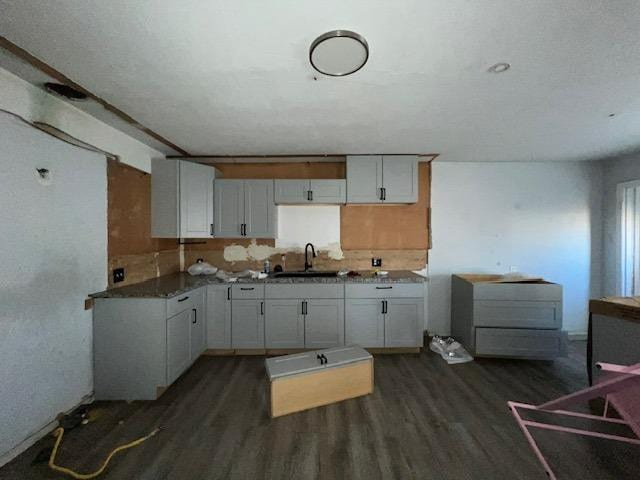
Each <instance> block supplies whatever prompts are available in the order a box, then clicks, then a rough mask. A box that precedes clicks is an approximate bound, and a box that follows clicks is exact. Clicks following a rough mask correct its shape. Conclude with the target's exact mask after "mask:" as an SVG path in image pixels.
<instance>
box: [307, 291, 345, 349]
mask: <svg viewBox="0 0 640 480" xmlns="http://www.w3.org/2000/svg"><path fill="white" fill-rule="evenodd" d="M304 311H305V316H304V346H305V347H306V348H329V347H336V346H340V345H344V300H342V299H310V300H306V305H305V309H304Z"/></svg>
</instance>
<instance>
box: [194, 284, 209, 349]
mask: <svg viewBox="0 0 640 480" xmlns="http://www.w3.org/2000/svg"><path fill="white" fill-rule="evenodd" d="M206 320H207V319H206V318H205V305H204V296H201V297H200V301H199V302H198V303H197V304H196V305H194V306H193V308H192V309H191V362H194V361H195V360H196V359H197V358H198V357H199V356H200V354H201V353H202V352H204V350H205V348H207V345H206V342H207V323H206Z"/></svg>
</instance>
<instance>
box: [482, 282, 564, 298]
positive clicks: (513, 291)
mask: <svg viewBox="0 0 640 480" xmlns="http://www.w3.org/2000/svg"><path fill="white" fill-rule="evenodd" d="M473 299H474V300H529V301H533V302H535V301H539V302H561V301H562V285H558V284H555V283H476V284H474V285H473Z"/></svg>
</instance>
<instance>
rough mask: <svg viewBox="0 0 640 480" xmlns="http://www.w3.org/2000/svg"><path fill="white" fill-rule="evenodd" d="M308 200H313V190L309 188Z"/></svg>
mask: <svg viewBox="0 0 640 480" xmlns="http://www.w3.org/2000/svg"><path fill="white" fill-rule="evenodd" d="M309 201H310V202H313V190H309Z"/></svg>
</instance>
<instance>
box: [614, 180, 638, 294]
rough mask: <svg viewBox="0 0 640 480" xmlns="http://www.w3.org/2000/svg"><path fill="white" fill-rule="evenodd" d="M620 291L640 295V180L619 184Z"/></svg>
mask: <svg viewBox="0 0 640 480" xmlns="http://www.w3.org/2000/svg"><path fill="white" fill-rule="evenodd" d="M618 206H619V212H620V223H619V225H620V229H619V236H618V239H619V245H620V249H619V253H620V261H619V263H618V265H619V289H618V290H619V293H620V295H622V296H625V297H633V296H637V295H640V180H636V181H633V182H626V183H621V184H619V185H618Z"/></svg>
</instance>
